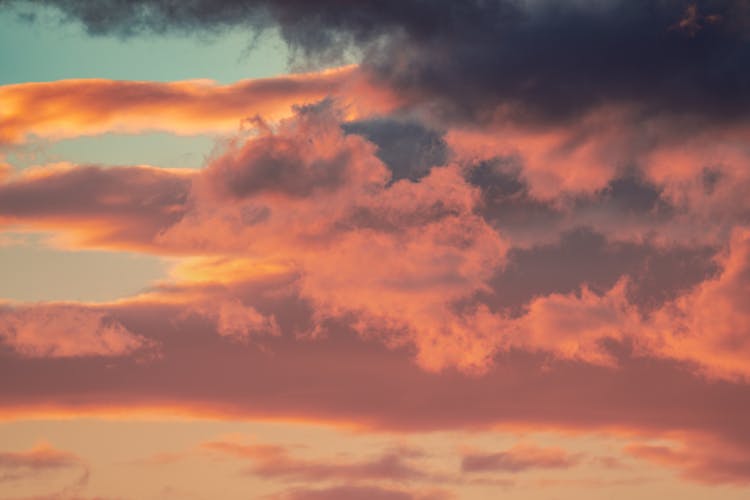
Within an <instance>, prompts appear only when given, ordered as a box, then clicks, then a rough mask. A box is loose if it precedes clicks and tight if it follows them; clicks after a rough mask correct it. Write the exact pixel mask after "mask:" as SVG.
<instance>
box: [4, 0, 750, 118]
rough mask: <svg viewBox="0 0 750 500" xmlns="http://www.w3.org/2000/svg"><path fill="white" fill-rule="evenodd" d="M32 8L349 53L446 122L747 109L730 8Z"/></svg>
mask: <svg viewBox="0 0 750 500" xmlns="http://www.w3.org/2000/svg"><path fill="white" fill-rule="evenodd" d="M5 3H10V4H13V3H16V2H5ZM36 3H38V4H40V5H47V6H54V7H57V8H58V9H59V11H60V12H61V13H62V14H63V16H64V17H66V18H68V19H75V20H78V21H80V22H82V23H83V24H84V26H85V27H86V28H87V29H88V30H89V32H90V33H92V34H97V35H101V34H117V35H124V36H135V35H139V34H143V33H164V32H174V31H177V32H182V33H193V32H196V31H198V32H213V31H217V30H224V29H228V28H231V27H245V28H247V29H248V31H249V36H250V33H252V32H257V31H259V30H263V29H266V28H274V27H278V28H280V32H281V35H282V36H283V38H284V39H285V40H286V41H287V43H288V44H289V45H290V46H291V47H292V49H293V50H296V51H297V53H298V54H301V55H304V56H305V57H306V58H307V59H308V60H309V59H314V58H316V57H317V58H319V59H323V60H330V59H332V58H333V59H336V58H338V57H340V56H341V55H342V54H344V53H345V52H347V51H348V50H349V49H350V48H352V47H354V48H359V49H361V53H362V55H363V60H364V64H365V65H366V66H367V67H368V68H369V71H370V72H371V73H372V74H373V75H375V77H376V78H378V79H380V80H381V81H384V82H387V83H388V85H390V86H392V87H394V88H396V89H398V92H399V93H400V94H403V95H408V96H410V98H412V99H414V100H418V101H422V102H426V103H429V105H431V106H433V107H439V108H442V111H443V114H447V115H451V116H454V117H470V118H471V119H477V118H478V117H479V118H481V117H487V116H490V117H491V116H493V115H494V114H496V113H498V112H502V113H505V114H506V115H507V116H510V117H512V118H520V119H522V120H526V121H528V120H532V121H535V122H542V123H544V122H549V121H560V120H568V119H571V118H573V117H575V116H576V115H578V114H579V113H581V112H582V111H585V110H588V109H592V108H595V107H599V106H601V105H603V104H612V103H614V104H618V103H633V104H635V105H638V106H640V107H642V109H644V110H646V112H647V113H670V114H685V113H687V114H692V115H697V116H702V117H705V118H706V119H708V120H719V121H728V120H734V119H738V118H742V117H743V116H744V114H746V113H747V111H748V102H747V99H746V98H745V96H746V92H745V91H746V87H745V86H744V84H743V83H742V82H744V81H746V76H747V75H746V73H745V71H746V69H745V68H747V67H748V66H750V65H748V64H747V62H748V57H750V51H749V50H748V42H747V37H746V36H745V34H746V30H747V26H748V17H749V13H748V8H747V5H746V4H745V3H744V2H742V1H728V2H724V1H714V0H705V1H699V2H692V3H688V2H683V1H676V2H660V3H658V4H657V5H652V4H650V3H649V4H648V5H646V4H644V3H643V2H635V3H634V2H629V1H623V0H616V1H610V2H588V1H584V2H572V3H568V4H566V5H560V4H559V3H556V2H551V1H546V0H543V1H538V2H514V1H510V0H493V1H489V2H487V1H470V2H466V3H464V4H462V6H461V7H460V8H456V7H455V6H454V5H453V4H452V3H451V2H447V1H436V2H430V3H429V5H426V4H424V3H422V2H417V1H409V2H405V3H401V4H399V5H398V7H396V6H395V4H394V5H393V6H390V5H385V6H384V5H382V3H381V2H372V1H368V2H359V3H357V5H356V6H355V5H343V6H342V5H340V4H339V3H338V2H328V1H326V2H316V3H314V4H310V3H309V2H299V1H274V0H259V1H253V2H239V1H235V0H226V1H222V2H213V1H211V2H208V0H197V1H194V2H191V3H190V5H189V7H186V8H185V9H182V10H181V11H180V12H179V13H175V12H174V10H173V9H172V8H171V4H170V3H169V2H166V1H162V0H139V1H137V2H128V3H121V2H116V1H106V2H97V3H96V4H90V3H85V2H78V1H70V0H46V1H39V2H36ZM301 20H304V22H302V21H301Z"/></svg>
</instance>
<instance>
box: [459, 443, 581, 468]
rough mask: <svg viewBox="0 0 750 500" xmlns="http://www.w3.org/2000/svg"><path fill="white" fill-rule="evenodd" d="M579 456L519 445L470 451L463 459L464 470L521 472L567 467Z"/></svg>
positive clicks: (559, 450)
mask: <svg viewBox="0 0 750 500" xmlns="http://www.w3.org/2000/svg"><path fill="white" fill-rule="evenodd" d="M578 461H579V457H577V456H575V455H571V454H569V453H567V452H566V451H565V450H562V449H559V448H540V447H537V446H528V445H517V446H514V447H513V448H511V449H509V450H506V451H501V452H497V453H469V454H466V455H464V457H463V458H462V459H461V470H462V471H463V472H493V471H497V472H521V471H525V470H528V469H567V468H570V467H573V466H575V465H576V464H577V463H578Z"/></svg>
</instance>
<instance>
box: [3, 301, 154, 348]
mask: <svg viewBox="0 0 750 500" xmlns="http://www.w3.org/2000/svg"><path fill="white" fill-rule="evenodd" d="M0 338H1V339H2V342H3V343H4V344H5V345H7V346H10V347H11V348H12V349H14V350H15V351H17V352H18V353H20V354H21V355H22V356H25V357H30V358H46V357H50V358H70V357H84V356H125V355H129V354H132V353H133V352H135V351H137V350H138V349H141V348H144V347H147V346H149V345H150V343H149V341H147V340H146V339H145V338H144V337H141V336H140V335H137V334H134V333H132V332H130V331H128V330H127V329H126V328H125V327H124V326H123V325H122V324H121V323H119V322H118V321H116V320H114V319H112V318H110V317H108V316H107V314H106V313H104V312H102V311H96V310H93V309H91V308H84V307H81V306H77V305H72V304H44V305H34V306H19V307H8V306H5V307H3V308H2V309H0Z"/></svg>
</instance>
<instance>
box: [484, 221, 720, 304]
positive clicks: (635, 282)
mask: <svg viewBox="0 0 750 500" xmlns="http://www.w3.org/2000/svg"><path fill="white" fill-rule="evenodd" d="M716 251H717V250H716V249H713V248H710V247H698V248H694V247H687V246H673V247H668V248H660V247H659V246H656V245H651V244H648V243H644V244H638V243H629V242H608V241H607V239H606V238H605V237H604V236H603V235H601V234H599V233H596V232H594V231H592V230H591V229H588V228H578V229H574V230H572V231H568V232H566V233H563V234H562V235H561V237H560V239H559V241H558V242H555V243H550V244H544V245H538V246H534V247H532V248H529V249H520V248H516V249H512V250H511V251H510V252H509V254H508V264H507V265H506V267H505V268H503V269H502V270H500V271H498V272H497V273H496V274H495V276H494V277H493V278H492V279H491V280H490V286H491V292H482V293H480V294H479V295H480V298H481V300H482V301H483V302H485V303H487V304H490V305H491V306H493V307H494V308H497V309H501V310H502V309H506V310H511V311H517V312H521V311H522V310H523V306H524V305H526V304H528V303H529V301H531V300H532V299H533V298H534V297H541V296H545V295H549V294H552V293H561V294H568V293H571V292H574V291H576V290H579V289H580V288H581V287H582V286H583V285H586V286H589V287H590V288H591V289H592V290H594V291H596V292H599V293H604V292H606V291H607V290H609V289H610V288H612V286H614V284H615V283H616V282H617V280H619V279H620V278H622V277H627V278H628V279H629V280H630V283H629V287H628V296H629V297H628V298H629V300H630V301H631V302H632V303H633V304H635V305H637V306H638V307H639V308H640V309H641V310H642V311H644V312H647V311H649V310H652V309H654V308H656V307H659V306H661V305H662V304H664V303H665V302H666V301H668V300H671V299H674V298H675V297H677V296H678V295H679V294H680V293H683V292H685V291H686V290H688V289H690V288H691V287H693V286H696V285H698V284H699V283H701V282H702V281H704V280H706V279H708V278H709V277H711V276H715V275H716V273H718V272H719V268H718V266H717V264H716V262H715V261H714V260H713V257H714V256H715V255H716Z"/></svg>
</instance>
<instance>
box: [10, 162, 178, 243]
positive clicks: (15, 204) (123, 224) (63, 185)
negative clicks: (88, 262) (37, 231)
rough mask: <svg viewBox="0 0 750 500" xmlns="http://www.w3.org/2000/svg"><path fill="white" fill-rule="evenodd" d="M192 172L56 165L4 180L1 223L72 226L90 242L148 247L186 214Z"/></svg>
mask: <svg viewBox="0 0 750 500" xmlns="http://www.w3.org/2000/svg"><path fill="white" fill-rule="evenodd" d="M192 176H193V174H191V173H189V172H184V171H175V170H167V169H158V168H153V167H143V166H142V167H110V168H102V167H97V166H82V167H80V166H71V165H51V166H47V167H41V168H36V169H31V170H28V171H24V172H23V173H22V174H20V175H18V176H14V177H12V178H10V179H8V180H7V181H6V182H4V183H1V184H0V223H3V224H6V225H7V224H12V223H22V224H28V225H29V226H33V227H38V228H49V229H59V230H69V234H70V235H71V236H72V237H73V238H74V239H75V240H79V241H81V242H88V243H89V244H90V245H91V246H109V247H114V246H117V245H118V244H119V245H120V246H122V245H123V244H124V245H126V246H127V245H132V246H136V247H137V246H140V247H143V246H148V245H149V244H150V242H151V240H153V239H154V237H155V236H156V235H157V234H158V233H159V232H160V231H162V230H164V229H166V227H168V226H170V225H171V224H174V223H175V222H176V221H177V220H178V219H179V218H180V217H181V215H182V213H183V212H184V203H185V201H186V199H187V195H188V193H189V189H190V183H191V177H192Z"/></svg>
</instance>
